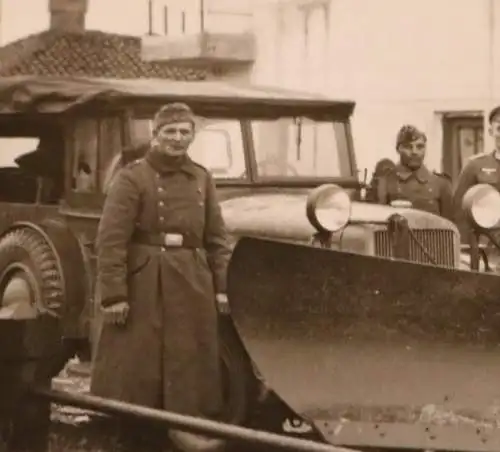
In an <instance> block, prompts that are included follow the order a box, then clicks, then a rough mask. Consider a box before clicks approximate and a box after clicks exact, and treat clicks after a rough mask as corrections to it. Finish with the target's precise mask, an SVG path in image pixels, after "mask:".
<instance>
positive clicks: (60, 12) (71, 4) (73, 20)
mask: <svg viewBox="0 0 500 452" xmlns="http://www.w3.org/2000/svg"><path fill="white" fill-rule="evenodd" d="M88 1H89V0H49V12H50V29H51V30H58V31H65V32H76V33H78V32H80V33H81V32H84V31H85V15H86V13H87V8H88Z"/></svg>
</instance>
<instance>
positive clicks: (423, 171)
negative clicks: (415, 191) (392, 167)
mask: <svg viewBox="0 0 500 452" xmlns="http://www.w3.org/2000/svg"><path fill="white" fill-rule="evenodd" d="M396 175H397V176H398V177H399V179H400V180H402V181H407V180H408V179H409V178H410V177H414V178H415V179H417V180H418V181H419V182H420V183H421V184H425V183H427V182H429V179H430V177H431V172H430V171H429V170H428V169H427V167H426V166H425V165H422V166H421V167H420V168H419V169H417V170H415V171H413V170H411V169H410V168H408V167H407V166H404V165H402V164H401V163H399V164H398V165H396Z"/></svg>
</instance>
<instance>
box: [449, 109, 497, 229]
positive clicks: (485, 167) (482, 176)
mask: <svg viewBox="0 0 500 452" xmlns="http://www.w3.org/2000/svg"><path fill="white" fill-rule="evenodd" d="M488 119H489V133H490V135H491V137H492V138H493V140H494V145H495V149H494V150H493V151H490V152H487V153H482V154H478V155H475V156H473V157H472V158H470V159H469V161H468V162H467V164H466V165H465V166H464V168H463V169H462V171H461V173H460V176H459V177H458V180H457V185H456V188H455V194H454V206H455V214H456V218H457V222H458V223H459V225H460V227H461V229H463V228H465V218H464V215H463V211H462V199H463V197H464V195H465V193H466V192H467V190H468V189H469V188H471V187H473V186H474V185H477V184H489V185H491V186H493V187H495V188H496V189H497V190H500V106H498V107H496V108H494V109H493V110H492V111H491V112H490V115H489V118H488ZM464 231H465V229H464Z"/></svg>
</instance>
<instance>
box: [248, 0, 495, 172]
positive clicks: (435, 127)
mask: <svg viewBox="0 0 500 452" xmlns="http://www.w3.org/2000/svg"><path fill="white" fill-rule="evenodd" d="M254 23H255V27H256V36H257V38H258V39H259V46H258V48H259V53H258V62H257V63H256V64H255V67H254V75H253V79H254V80H255V81H258V82H263V83H275V84H280V85H283V84H284V85H286V86H287V87H290V88H301V89H304V88H306V89H308V90H312V91H317V92H321V93H327V94H328V95H331V96H335V97H339V98H350V99H353V100H355V101H356V102H357V106H356V110H355V115H354V120H353V131H354V135H355V136H354V141H355V145H356V148H357V154H358V157H359V158H358V160H359V163H360V167H361V168H362V167H367V168H373V166H374V165H375V163H376V162H377V161H378V160H379V159H381V158H383V157H393V158H394V157H395V136H396V133H397V130H398V128H399V127H400V126H401V125H402V124H405V123H412V124H415V125H417V126H419V127H421V128H422V129H424V130H425V131H426V132H427V134H428V137H429V151H428V152H429V154H428V163H429V166H431V167H432V168H433V169H436V170H444V171H446V172H447V173H449V174H450V175H451V176H453V177H456V175H457V174H458V171H459V170H460V168H461V167H462V165H463V162H464V161H465V160H466V159H467V158H468V157H469V156H470V155H473V154H475V153H477V152H482V151H483V149H484V150H488V149H491V144H490V141H489V140H488V136H487V135H486V134H485V133H484V132H485V131H486V127H485V124H484V119H483V118H484V112H487V111H488V110H489V109H490V108H492V106H494V105H495V104H497V103H500V78H499V77H498V75H499V74H500V72H499V64H500V1H499V0H459V1H457V0H376V1H374V0H281V1H279V0H277V1H275V2H272V3H271V2H262V3H260V5H259V6H258V8H256V10H255V19H254ZM260 49H262V51H261V50H260Z"/></svg>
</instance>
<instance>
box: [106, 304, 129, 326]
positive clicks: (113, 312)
mask: <svg viewBox="0 0 500 452" xmlns="http://www.w3.org/2000/svg"><path fill="white" fill-rule="evenodd" d="M101 309H102V313H103V317H104V323H111V324H114V325H124V324H125V322H126V321H127V317H128V312H129V310H130V306H129V304H128V303H127V302H126V301H120V302H119V303H115V304H112V305H111V306H107V307H102V308H101Z"/></svg>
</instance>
